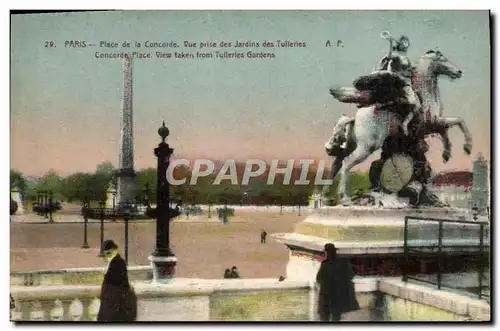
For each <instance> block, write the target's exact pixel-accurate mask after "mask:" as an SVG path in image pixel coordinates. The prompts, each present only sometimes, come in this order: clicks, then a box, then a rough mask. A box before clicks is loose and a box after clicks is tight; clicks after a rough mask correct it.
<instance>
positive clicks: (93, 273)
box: [10, 266, 152, 286]
mask: <svg viewBox="0 0 500 331" xmlns="http://www.w3.org/2000/svg"><path fill="white" fill-rule="evenodd" d="M127 269H128V277H129V279H130V281H142V280H149V279H151V278H152V273H151V272H152V269H151V266H129V267H128V268H127ZM104 271H105V268H104V267H102V268H71V269H58V270H35V271H17V272H12V273H11V274H10V285H11V286H40V285H84V284H87V285H100V284H101V283H102V280H103V278H104Z"/></svg>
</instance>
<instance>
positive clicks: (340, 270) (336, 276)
mask: <svg viewBox="0 0 500 331" xmlns="http://www.w3.org/2000/svg"><path fill="white" fill-rule="evenodd" d="M325 254H326V259H325V260H324V261H323V262H321V266H320V268H319V270H318V274H317V275H316V281H317V282H318V284H319V296H318V299H319V300H318V313H319V317H320V320H321V321H340V318H341V315H342V314H343V313H346V312H349V311H353V310H358V309H359V304H358V302H357V300H356V293H355V290H354V283H353V282H352V279H353V277H354V272H353V270H352V266H351V264H350V263H349V261H348V260H347V259H345V258H340V257H338V256H337V248H336V247H335V245H334V244H331V243H328V244H326V245H325Z"/></svg>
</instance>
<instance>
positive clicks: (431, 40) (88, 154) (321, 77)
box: [10, 11, 491, 176]
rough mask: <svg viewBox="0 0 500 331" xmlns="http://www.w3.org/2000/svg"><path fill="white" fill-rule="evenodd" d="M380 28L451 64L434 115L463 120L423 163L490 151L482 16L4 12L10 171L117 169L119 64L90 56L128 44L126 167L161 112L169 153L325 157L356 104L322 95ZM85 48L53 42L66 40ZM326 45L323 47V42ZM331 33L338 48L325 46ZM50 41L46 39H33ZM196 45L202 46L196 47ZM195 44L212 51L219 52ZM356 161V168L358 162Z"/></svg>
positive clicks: (344, 79) (374, 49)
mask: <svg viewBox="0 0 500 331" xmlns="http://www.w3.org/2000/svg"><path fill="white" fill-rule="evenodd" d="M384 29H387V30H389V31H390V32H391V34H393V35H394V36H399V35H401V34H404V35H407V36H408V37H409V39H410V43H411V46H410V50H409V56H410V58H411V59H412V60H413V61H415V62H416V61H418V58H419V57H420V56H421V55H423V54H424V53H425V52H426V51H428V50H430V49H434V48H436V47H438V48H439V50H440V51H441V52H442V53H443V54H444V55H445V56H446V57H448V58H449V59H450V60H451V61H452V62H453V63H455V64H456V65H457V66H458V67H459V68H460V69H461V70H462V71H463V76H462V78H461V79H460V80H456V81H449V80H447V79H446V78H442V79H441V80H440V82H439V87H440V89H441V98H442V101H443V105H444V115H445V116H454V117H455V116H458V117H461V118H463V119H464V121H465V123H466V124H467V125H468V127H469V129H470V131H471V133H472V136H473V155H472V157H471V156H467V155H465V154H464V152H463V151H462V144H463V142H464V140H463V135H462V134H461V132H460V131H459V129H458V128H454V129H452V130H451V131H450V136H451V139H452V145H453V148H452V159H451V160H450V161H449V162H448V163H447V164H443V162H442V160H441V156H440V155H441V152H442V145H441V143H440V141H439V140H437V139H434V138H433V139H431V151H430V152H429V154H428V157H429V160H430V162H431V165H432V167H433V168H434V170H436V171H443V170H451V169H470V168H471V164H472V160H473V157H474V156H475V155H477V154H478V153H481V154H483V155H484V156H485V157H486V158H487V159H488V160H489V159H490V144H491V142H490V141H491V134H490V35H489V13H488V12H487V11H447V12H443V11H412V12H410V11H350V12H349V11H281V12H277V11H253V12H252V11H247V12H228V11H226V12H218V11H127V12H91V13H90V12H89V13H66V14H37V15H15V16H12V17H11V100H10V101H11V104H10V107H11V109H10V112H11V119H10V120H11V168H13V169H16V170H19V171H22V172H23V173H25V174H28V175H31V176H41V175H43V174H44V173H45V172H47V171H49V170H51V169H52V170H55V171H57V172H58V173H59V174H61V175H68V174H71V173H74V172H92V171H94V170H95V167H96V165H97V164H99V163H101V162H103V161H107V160H109V161H111V162H112V163H113V164H114V165H115V166H118V154H119V139H120V107H121V94H122V86H123V74H122V60H121V59H97V58H95V52H121V51H124V50H125V51H141V52H149V53H152V54H153V57H152V58H151V59H134V61H133V79H134V82H133V89H134V95H133V107H134V154H135V167H136V169H141V168H146V167H155V164H156V160H155V157H154V155H153V148H154V147H155V146H156V145H157V144H158V143H159V136H158V134H157V130H158V128H159V127H160V126H161V122H162V121H163V120H164V121H165V123H166V125H167V127H168V128H169V129H170V136H169V138H168V142H169V144H170V145H171V147H173V148H174V150H175V154H174V157H178V158H189V159H194V158H207V159H212V160H222V161H224V160H225V159H228V158H235V159H237V160H245V159H248V158H259V159H265V160H270V159H280V160H285V159H290V158H294V159H300V158H313V159H328V156H327V155H326V154H325V150H324V143H325V141H326V140H328V139H329V138H330V136H331V134H332V129H333V125H334V124H335V122H336V120H337V119H338V118H339V117H340V115H341V114H343V113H345V114H347V115H349V116H353V115H354V114H355V111H356V107H355V106H353V105H348V104H342V103H339V102H338V101H336V100H334V99H333V98H332V97H331V96H330V95H329V93H328V89H329V87H331V86H332V85H344V84H345V85H346V86H348V85H351V84H352V81H353V80H354V79H355V78H357V77H358V76H360V75H363V74H366V73H369V72H370V71H371V70H372V67H373V66H374V64H375V63H376V62H377V61H378V60H379V59H380V58H381V57H382V56H383V55H384V54H385V52H387V49H388V43H387V41H385V40H383V39H381V38H380V33H381V31H382V30H384ZM70 40H78V41H86V42H87V44H88V43H91V44H97V46H94V47H86V48H69V47H64V45H65V41H70ZM236 40H239V41H243V42H245V41H254V42H259V43H261V44H262V43H263V42H264V41H273V42H274V41H276V40H289V41H303V42H305V43H306V47H302V48H269V49H266V48H262V47H259V48H256V47H243V48H241V49H236V48H234V47H232V48H230V49H227V50H228V51H230V52H233V51H235V50H237V51H241V52H243V53H246V52H247V51H249V50H252V51H255V52H261V51H264V52H274V53H275V57H274V58H272V59H218V58H214V59H160V58H156V57H155V56H154V52H156V51H162V52H171V51H177V52H181V51H184V52H187V51H189V52H193V53H196V51H198V50H199V49H197V48H193V49H186V48H184V47H183V43H184V41H190V42H196V43H198V44H199V43H200V42H210V41H213V42H216V43H217V44H219V43H220V42H221V41H227V42H229V41H230V42H232V43H234V42H235V41H236ZM328 40H330V41H331V42H332V43H333V44H334V47H325V44H326V42H327V41H328ZM337 40H342V44H343V46H344V47H335V45H336V42H337ZM47 41H53V42H54V43H55V45H56V47H45V44H46V42H47ZM101 41H108V42H118V43H119V44H121V43H122V42H124V41H128V42H130V43H131V44H132V45H134V42H135V41H137V42H140V43H141V44H144V42H145V41H155V42H170V41H175V42H177V43H178V44H180V45H181V47H179V48H176V49H174V50H172V49H168V48H162V49H156V48H145V47H144V46H143V47H142V48H134V47H132V48H130V49H123V48H122V47H119V48H115V49H105V48H102V47H99V44H100V42H101ZM204 50H205V49H202V51H204ZM207 51H211V52H215V51H223V49H221V48H220V47H217V48H213V49H210V50H207ZM373 159H374V157H372V158H370V159H369V160H368V161H367V162H364V163H363V164H362V165H360V167H359V169H361V170H366V169H367V168H368V167H369V161H370V160H373Z"/></svg>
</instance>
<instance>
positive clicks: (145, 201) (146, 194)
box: [143, 182, 150, 207]
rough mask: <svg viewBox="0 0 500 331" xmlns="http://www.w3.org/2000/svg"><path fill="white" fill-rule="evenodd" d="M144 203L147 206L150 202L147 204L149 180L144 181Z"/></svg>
mask: <svg viewBox="0 0 500 331" xmlns="http://www.w3.org/2000/svg"><path fill="white" fill-rule="evenodd" d="M143 191H144V205H145V206H146V207H149V206H150V204H149V182H146V184H145V185H144V190H143Z"/></svg>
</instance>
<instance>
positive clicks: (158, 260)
mask: <svg viewBox="0 0 500 331" xmlns="http://www.w3.org/2000/svg"><path fill="white" fill-rule="evenodd" d="M158 135H159V136H160V137H161V140H162V141H161V142H160V143H159V144H158V147H156V148H155V149H154V154H155V156H156V158H157V169H156V171H157V184H156V247H155V250H154V251H153V252H152V253H151V255H150V256H149V260H150V261H151V264H152V266H153V281H157V282H162V281H168V280H170V279H172V278H173V277H174V274H175V265H176V263H177V258H176V257H175V255H174V253H173V252H172V250H171V249H170V212H171V209H170V185H169V182H168V179H167V169H168V166H169V165H170V156H171V155H172V153H173V152H174V150H173V149H172V148H170V146H169V145H168V144H167V143H166V142H165V139H166V138H167V137H168V135H169V130H168V128H167V127H166V126H165V121H163V125H162V126H161V127H160V128H159V129H158Z"/></svg>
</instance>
